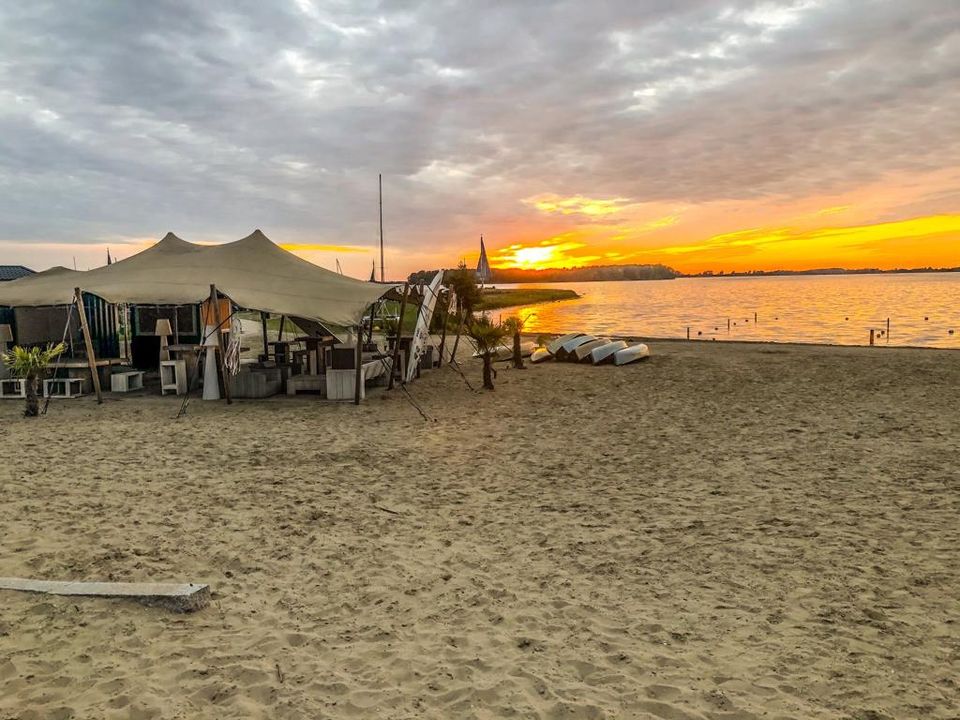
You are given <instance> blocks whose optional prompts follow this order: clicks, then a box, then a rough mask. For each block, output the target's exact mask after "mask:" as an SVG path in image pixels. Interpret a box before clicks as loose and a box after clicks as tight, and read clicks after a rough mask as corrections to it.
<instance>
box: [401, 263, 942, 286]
mask: <svg viewBox="0 0 960 720" xmlns="http://www.w3.org/2000/svg"><path fill="white" fill-rule="evenodd" d="M438 272H440V271H439V270H418V271H417V272H414V273H410V276H409V278H408V279H409V281H410V282H411V283H429V282H430V281H431V280H432V279H433V276H434V275H436V274H437V273H438ZM447 272H451V271H447ZM942 272H960V266H957V267H942V268H935V267H921V268H894V269H891V270H882V269H880V268H857V269H848V268H815V269H810V270H739V271H730V272H725V271H723V270H719V271H714V270H704V271H703V272H699V273H682V272H680V271H679V270H674V269H673V268H671V267H669V266H667V265H660V264H657V265H592V266H584V267H575V268H549V269H546V270H527V269H523V268H493V269H492V277H491V280H490V282H491V284H493V283H549V282H594V281H602V280H672V279H673V278H678V277H768V276H779V275H874V274H892V273H942Z"/></svg>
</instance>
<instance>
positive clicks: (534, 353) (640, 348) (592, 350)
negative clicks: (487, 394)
mask: <svg viewBox="0 0 960 720" xmlns="http://www.w3.org/2000/svg"><path fill="white" fill-rule="evenodd" d="M520 355H521V356H522V357H529V358H530V362H532V363H542V362H546V361H547V360H553V359H555V360H559V361H562V362H573V363H593V364H594V365H602V364H613V365H628V364H630V363H632V362H636V361H637V360H643V359H644V358H646V357H650V348H648V347H647V346H646V345H644V344H643V343H635V344H633V345H630V344H628V343H627V342H625V341H624V340H610V339H609V338H598V337H594V336H593V335H588V334H586V333H570V334H569V335H563V336H562V337H558V338H556V339H555V340H553V341H551V342H549V343H547V345H546V347H538V346H537V344H536V343H535V342H533V341H530V340H528V341H525V342H522V343H520ZM474 357H479V355H478V354H476V353H474ZM512 357H513V344H512V343H509V344H508V343H504V344H503V345H502V346H500V347H498V348H497V350H496V352H495V353H494V354H493V359H494V360H509V359H510V358H512Z"/></svg>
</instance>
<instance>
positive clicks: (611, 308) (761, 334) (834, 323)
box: [493, 273, 960, 348]
mask: <svg viewBox="0 0 960 720" xmlns="http://www.w3.org/2000/svg"><path fill="white" fill-rule="evenodd" d="M498 287H505V288H506V287H517V288H521V287H530V288H534V287H547V288H570V289H571V290H576V291H577V292H578V293H579V294H580V295H581V296H582V297H581V298H580V299H579V300H569V301H562V302H556V303H545V304H542V305H532V306H528V307H520V308H512V309H504V310H495V311H493V315H494V316H496V315H497V314H500V313H502V315H503V316H504V317H506V316H507V315H510V314H520V315H521V316H523V317H526V318H528V321H527V326H526V327H527V331H529V332H557V333H558V332H574V331H583V332H590V333H593V334H601V333H603V334H610V335H642V336H645V337H665V338H682V337H686V333H687V327H689V328H690V337H691V338H693V339H701V340H703V339H706V340H710V339H714V338H715V339H716V340H766V341H771V340H772V341H777V342H791V341H798V342H813V343H837V344H842V345H867V344H869V333H870V328H874V329H875V330H877V331H878V337H877V341H876V342H877V344H882V345H886V344H889V345H921V346H927V347H944V348H960V273H930V274H916V275H809V276H792V277H744V278H735V277H731V278H678V279H676V280H651V281H641V282H588V283H550V284H532V283H530V284H520V285H499V286H498ZM754 313H756V314H757V321H756V322H754ZM728 318H729V319H730V331H729V332H728V331H727V319H728ZM887 318H890V334H889V336H886V335H884V336H880V335H879V331H881V330H883V331H885V330H886V322H887ZM951 329H952V330H953V331H954V332H953V334H952V335H951V334H950V333H949V331H950V330H951Z"/></svg>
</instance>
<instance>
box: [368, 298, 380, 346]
mask: <svg viewBox="0 0 960 720" xmlns="http://www.w3.org/2000/svg"><path fill="white" fill-rule="evenodd" d="M379 307H380V301H379V300H378V301H377V302H375V303H374V304H373V305H371V306H370V332H369V333H368V334H367V342H370V343H372V342H373V317H374V315H376V312H377V308H379Z"/></svg>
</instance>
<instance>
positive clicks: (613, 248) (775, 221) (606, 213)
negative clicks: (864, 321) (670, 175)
mask: <svg viewBox="0 0 960 720" xmlns="http://www.w3.org/2000/svg"><path fill="white" fill-rule="evenodd" d="M945 185H946V186H947V187H950V186H951V185H953V186H956V177H955V176H954V177H949V178H948V177H945V176H944V174H937V175H936V176H932V177H923V178H904V177H900V178H887V179H885V180H884V181H883V182H877V183H874V184H872V185H869V186H865V187H862V188H859V189H857V190H854V191H850V192H847V193H843V194H837V195H832V196H813V197H808V198H801V199H778V198H763V199H758V200H747V201H733V200H730V201H719V202H710V203H703V204H686V203H664V202H656V203H642V202H631V201H630V200H628V199H625V198H619V197H617V198H593V197H589V196H587V195H574V196H558V195H550V194H544V195H537V196H534V197H530V198H527V199H525V200H524V201H523V205H524V207H525V208H526V209H527V210H528V211H532V212H530V213H529V214H528V216H527V217H526V218H525V222H524V223H523V224H521V223H519V222H516V223H512V224H509V225H508V226H507V227H505V228H504V232H503V237H504V240H503V241H501V242H498V241H497V239H496V237H497V236H492V235H490V234H487V236H486V237H487V252H488V254H489V258H490V262H491V265H493V266H494V267H503V268H507V267H512V268H524V269H547V268H562V267H579V266H584V265H621V264H630V263H662V264H664V265H669V266H670V267H673V268H675V269H677V270H680V271H681V272H687V273H696V272H702V271H706V270H712V271H716V272H719V271H725V272H730V271H746V270H776V269H787V270H803V269H813V268H824V267H846V268H865V267H870V268H881V269H891V268H908V267H928V266H932V267H955V266H958V265H960V213H944V212H934V213H924V212H923V210H924V209H925V208H924V199H925V198H926V196H927V195H928V193H931V192H933V191H935V190H936V189H937V188H942V187H944V186H945ZM468 257H476V253H474V254H473V255H472V256H468Z"/></svg>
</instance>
